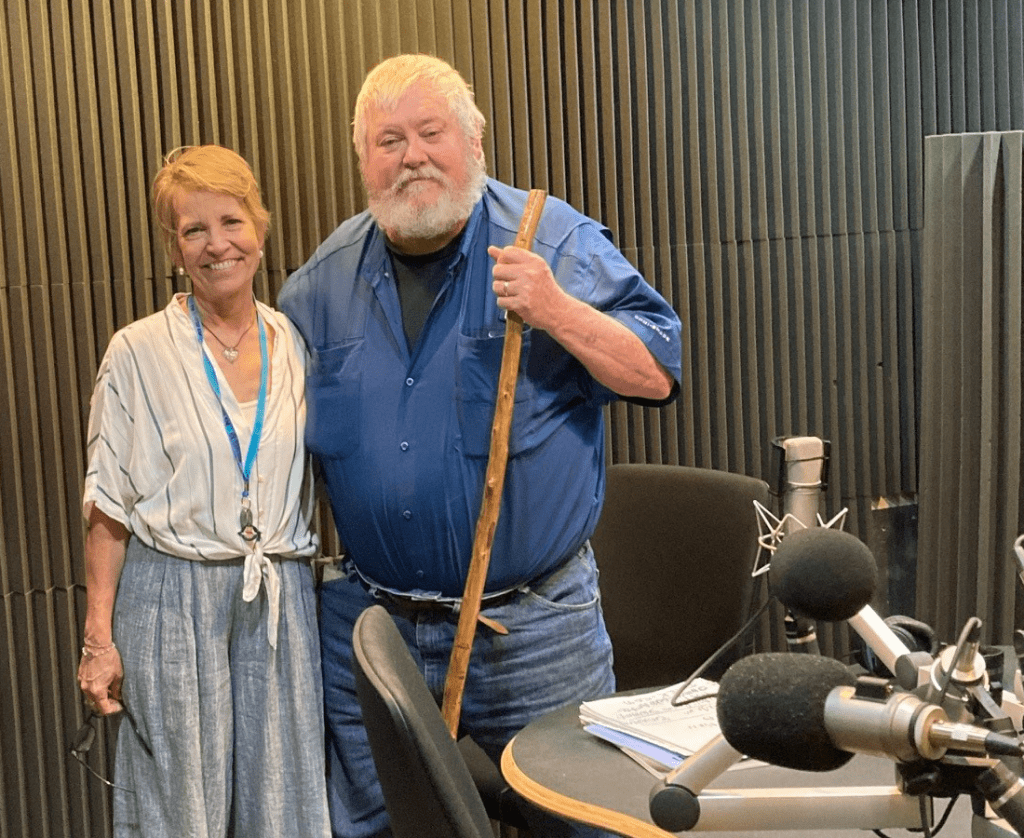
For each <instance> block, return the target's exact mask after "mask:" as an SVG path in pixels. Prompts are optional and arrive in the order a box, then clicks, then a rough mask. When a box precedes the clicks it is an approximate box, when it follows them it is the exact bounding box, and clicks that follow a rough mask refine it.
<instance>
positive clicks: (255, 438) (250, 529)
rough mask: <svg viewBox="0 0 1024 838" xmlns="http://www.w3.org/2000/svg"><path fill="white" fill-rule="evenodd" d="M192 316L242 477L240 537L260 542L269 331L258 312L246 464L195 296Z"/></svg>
mask: <svg viewBox="0 0 1024 838" xmlns="http://www.w3.org/2000/svg"><path fill="white" fill-rule="evenodd" d="M188 313H189V316H190V317H191V318H192V325H193V326H195V330H196V337H197V338H198V339H199V354H200V355H201V356H202V359H203V367H204V368H205V370H206V377H207V379H209V381H210V386H211V387H212V388H213V392H214V395H216V396H217V402H218V403H219V404H220V412H221V416H222V417H223V419H224V429H225V430H226V431H227V434H228V440H229V441H230V443H231V450H232V452H233V453H234V455H235V464H236V465H237V466H238V470H239V472H241V474H242V514H241V517H240V525H241V530H240V531H239V535H241V536H242V538H244V539H245V540H246V541H259V539H260V531H259V530H258V529H256V527H254V526H253V524H252V511H251V510H250V508H249V475H250V474H251V473H252V464H253V462H255V460H256V452H257V450H259V447H260V437H262V436H263V415H264V413H265V411H266V406H267V380H268V367H269V366H270V364H269V361H268V355H267V332H266V329H265V328H264V327H263V318H262V317H260V316H259V312H258V311H257V313H256V324H257V325H258V326H259V330H260V393H259V398H258V399H257V401H256V420H255V421H254V422H253V426H252V436H251V437H250V438H249V450H248V451H247V452H246V455H245V463H244V464H243V463H242V447H241V445H239V443H238V433H237V432H236V431H235V426H234V424H233V423H232V421H231V417H230V416H228V412H227V411H226V410H225V409H224V400H223V399H222V398H221V394H220V382H218V381H217V372H216V371H215V370H214V368H213V364H212V363H211V362H210V359H209V358H208V357H207V355H206V350H205V347H204V345H203V321H202V320H200V319H199V312H198V310H197V309H196V302H195V297H193V296H192V295H191V294H190V295H189V298H188Z"/></svg>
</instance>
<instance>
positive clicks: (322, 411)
mask: <svg viewBox="0 0 1024 838" xmlns="http://www.w3.org/2000/svg"><path fill="white" fill-rule="evenodd" d="M364 347H365V340H364V339H363V338H356V339H353V340H351V341H347V342H346V343H343V344H335V345H333V346H330V347H328V348H326V349H321V350H318V351H317V352H316V354H315V356H314V358H313V363H312V364H311V366H310V372H309V374H308V375H307V376H306V446H307V447H308V448H309V450H310V451H312V452H313V453H314V454H315V455H316V456H318V457H321V458H335V459H336V458H339V457H346V456H348V455H349V454H351V453H352V452H353V451H354V450H355V449H356V447H357V446H358V444H359V420H358V417H359V400H360V388H361V383H362V357H363V352H364Z"/></svg>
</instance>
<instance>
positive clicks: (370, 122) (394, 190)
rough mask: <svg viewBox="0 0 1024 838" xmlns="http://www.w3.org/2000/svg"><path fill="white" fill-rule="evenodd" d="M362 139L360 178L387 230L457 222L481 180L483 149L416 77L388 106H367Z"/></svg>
mask: <svg viewBox="0 0 1024 838" xmlns="http://www.w3.org/2000/svg"><path fill="white" fill-rule="evenodd" d="M366 140H367V143H366V153H365V155H364V157H363V160H362V163H361V171H362V175H363V182H364V184H365V186H366V191H367V194H368V196H369V204H370V211H371V212H372V213H373V215H374V217H375V218H376V219H377V222H378V223H379V224H380V225H381V227H383V228H384V230H385V232H386V233H387V234H388V235H389V237H391V238H392V239H395V240H402V239H428V238H435V237H438V236H443V235H444V234H446V233H448V232H449V231H451V230H453V229H454V230H457V229H461V223H462V222H465V220H466V218H468V216H469V213H470V212H471V211H472V208H473V205H474V204H475V203H476V201H477V200H478V199H479V196H480V193H481V192H482V187H483V182H484V180H485V179H486V174H485V173H484V171H483V152H482V149H481V146H480V141H479V139H471V138H468V137H467V136H466V134H465V132H464V131H463V129H462V126H461V125H460V124H459V121H458V118H457V117H456V116H455V114H454V113H453V112H452V110H451V108H450V107H449V106H448V104H447V103H446V102H445V101H444V100H443V99H442V98H441V97H439V96H437V95H436V94H434V93H432V92H430V91H429V90H426V89H424V87H423V85H421V84H416V85H413V86H412V87H410V88H409V90H407V91H406V92H405V94H404V95H403V96H402V98H401V99H400V100H399V101H398V104H397V106H396V107H395V109H394V110H392V111H388V112H385V111H382V110H380V109H377V108H372V109H370V111H369V112H368V113H367V117H366Z"/></svg>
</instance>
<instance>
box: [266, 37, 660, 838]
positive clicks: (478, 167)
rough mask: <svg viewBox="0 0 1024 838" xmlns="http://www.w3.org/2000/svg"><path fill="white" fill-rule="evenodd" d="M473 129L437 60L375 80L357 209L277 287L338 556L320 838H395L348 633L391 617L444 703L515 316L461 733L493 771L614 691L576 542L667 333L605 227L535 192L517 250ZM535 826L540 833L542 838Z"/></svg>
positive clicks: (653, 297)
mask: <svg viewBox="0 0 1024 838" xmlns="http://www.w3.org/2000/svg"><path fill="white" fill-rule="evenodd" d="M483 126H484V118H483V115H482V114H481V113H480V111H479V110H478V109H477V107H476V105H475V103H474V101H473V96H472V93H471V92H470V90H469V88H468V87H467V85H466V83H465V81H464V80H463V79H462V78H461V76H459V74H458V73H456V72H455V70H453V69H452V68H451V67H450V66H448V65H447V64H445V63H444V62H443V61H440V60H438V59H436V58H432V57H429V56H398V57H396V58H392V59H389V60H387V61H385V62H384V63H382V64H381V65H379V66H378V67H377V68H375V69H374V70H373V71H372V72H371V73H370V74H369V76H368V77H367V79H366V81H365V83H364V85H363V89H362V91H361V92H360V94H359V97H358V99H357V101H356V107H355V120H354V130H353V140H354V143H355V147H356V152H357V154H358V156H359V162H360V170H361V173H362V177H363V181H364V185H365V187H366V191H367V194H368V196H369V210H368V211H367V212H364V213H362V214H360V215H357V216H355V217H354V218H352V219H350V220H348V221H346V222H345V223H343V224H342V225H341V226H340V227H339V228H338V229H337V230H335V231H334V233H333V234H332V235H331V236H330V237H328V239H327V240H326V241H325V242H324V243H323V244H322V245H321V246H320V247H319V248H318V249H317V251H316V253H315V254H314V255H313V256H312V258H311V259H310V260H309V262H307V263H306V265H304V266H303V267H302V268H301V269H300V270H299V271H297V272H296V273H295V274H294V275H293V276H292V277H291V278H290V279H289V281H288V282H287V283H286V285H285V287H284V289H283V290H282V292H281V295H280V298H279V305H280V308H281V309H282V310H284V311H285V312H286V313H287V314H288V315H289V316H290V317H291V318H292V320H293V321H294V322H295V323H296V325H297V326H298V328H299V330H300V331H301V332H302V334H303V335H304V336H305V339H306V342H307V345H308V347H309V350H310V353H311V355H312V363H311V367H310V373H309V377H308V380H307V416H308V420H307V442H308V444H309V446H310V448H311V449H312V451H313V452H314V454H315V455H316V457H317V458H318V460H319V463H320V466H321V468H322V473H323V476H324V479H325V481H326V485H327V489H328V492H329V494H330V498H331V504H332V508H333V511H334V518H335V522H336V524H337V527H338V531H339V534H340V536H341V539H342V541H343V543H344V544H345V547H346V550H347V554H346V562H345V566H344V575H343V577H342V578H340V579H336V580H333V581H330V582H327V583H325V584H324V586H323V589H322V592H321V597H322V598H321V627H322V628H321V640H322V647H323V658H324V664H323V666H324V678H325V683H324V691H325V702H326V715H327V726H328V731H329V733H328V751H329V762H330V774H331V781H330V783H329V795H330V803H331V810H332V821H333V826H334V831H335V834H336V835H339V836H353V838H354V837H355V836H364V835H371V834H375V833H377V832H378V831H381V830H386V827H387V819H386V814H385V812H384V809H383V803H382V799H381V794H380V790H379V788H378V787H377V785H376V783H375V782H373V781H372V779H371V778H372V777H373V776H374V774H373V766H372V761H371V757H370V753H369V748H368V745H367V742H366V736H365V733H364V731H363V729H362V726H361V724H360V714H359V708H358V704H357V702H356V697H355V688H354V682H353V677H352V672H351V665H350V661H351V655H352V651H351V634H352V625H353V623H354V622H355V619H356V617H358V615H359V613H360V612H361V611H362V610H363V609H364V608H366V607H367V606H368V605H370V604H372V603H374V602H380V603H382V604H383V605H384V606H385V607H386V608H388V610H389V611H390V612H391V613H392V614H393V615H394V616H395V618H396V622H397V624H398V626H399V629H400V631H401V632H402V634H403V636H404V637H405V638H406V641H407V643H408V644H409V648H410V651H411V652H412V654H413V657H414V658H415V659H416V660H417V661H418V663H419V664H420V666H421V669H422V670H423V672H424V675H425V677H426V679H427V682H428V684H429V685H430V687H431V689H432V690H433V691H434V693H435V695H437V696H438V698H439V699H440V696H441V693H442V692H443V688H444V680H445V672H446V670H447V666H448V660H449V656H450V653H451V646H452V640H453V637H454V634H455V629H456V626H457V623H458V616H457V613H456V609H457V607H458V602H459V597H460V596H461V594H462V591H463V587H464V584H465V579H466V572H467V568H468V566H469V562H470V557H471V553H472V544H473V536H474V530H475V525H476V518H477V515H478V513H479V509H480V504H481V500H482V497H483V479H484V473H485V471H486V466H487V456H488V451H489V444H490V431H491V423H492V417H493V412H494V403H495V396H496V391H497V381H498V373H499V368H500V359H501V351H502V345H503V340H504V316H505V313H506V312H507V311H514V312H516V313H518V314H519V315H520V316H521V317H522V318H523V321H524V323H525V328H524V335H523V346H522V355H521V362H520V374H519V379H518V383H517V388H516V399H515V408H514V411H513V418H512V429H511V434H510V441H509V462H508V467H507V472H506V478H505V488H504V494H503V500H502V507H501V513H500V516H499V520H498V524H497V529H496V532H495V536H494V540H493V547H492V551H491V561H490V569H489V573H488V579H487V585H486V589H485V596H484V602H483V606H482V614H483V615H484V616H485V617H487V618H490V619H491V620H494V621H496V622H497V623H498V624H500V625H501V626H504V627H505V628H507V629H508V633H507V634H502V633H500V632H499V631H495V630H492V629H491V628H487V627H484V626H482V625H480V626H478V627H477V636H476V640H475V643H474V650H473V658H472V661H471V663H470V668H469V671H468V673H467V678H466V687H465V692H464V694H463V702H462V713H461V717H460V719H461V723H462V728H463V729H464V730H466V731H467V732H469V733H471V734H472V735H473V737H474V739H476V741H477V742H478V743H479V744H480V745H481V746H483V747H484V748H485V749H486V750H487V751H488V752H489V753H490V754H491V756H492V757H494V758H495V759H497V758H498V756H499V754H500V752H501V750H502V748H503V747H504V745H505V744H506V743H507V742H508V741H509V739H511V737H512V736H513V735H514V734H515V733H516V732H517V731H518V730H520V729H521V728H522V727H523V726H525V725H526V724H527V723H528V722H529V721H530V720H531V719H533V718H535V717H536V716H538V715H539V714H541V713H544V712H546V711H548V710H551V709H554V708H556V707H560V706H564V705H565V704H567V703H570V702H573V701H578V700H582V699H585V698H592V697H595V696H597V695H601V694H604V693H608V692H610V691H612V690H613V689H614V679H613V676H612V672H611V645H610V642H609V640H608V635H607V632H606V631H605V628H604V622H603V619H602V617H601V611H600V605H599V597H598V589H597V571H596V567H595V564H594V557H593V554H592V551H591V550H590V546H589V543H588V541H587V539H588V538H589V536H590V534H591V532H592V531H593V528H594V524H595V522H596V521H597V517H598V514H599V513H600V510H601V504H602V500H603V495H604V425H603V416H602V406H603V405H604V404H606V403H608V402H610V401H612V400H613V399H616V398H618V397H627V398H631V399H639V400H643V401H644V402H645V403H657V404H660V403H667V402H668V401H670V400H671V399H672V398H673V397H674V395H675V392H676V390H677V389H678V384H677V382H678V381H679V377H680V337H679V331H680V324H679V319H678V317H677V316H676V315H675V314H674V313H673V311H672V310H671V308H670V307H669V306H668V304H667V303H666V302H665V301H664V300H663V299H662V298H661V297H660V296H659V295H658V294H657V293H656V292H655V291H654V290H653V289H652V288H651V287H650V286H649V285H648V284H647V283H646V282H644V280H643V279H642V277H640V276H639V274H637V272H636V270H635V269H634V268H633V267H632V266H630V264H629V263H628V262H627V261H626V259H625V258H624V257H623V256H622V255H621V254H620V253H619V251H618V250H616V249H615V247H614V246H613V245H612V244H611V242H610V240H609V234H608V231H607V230H606V229H605V228H603V227H602V226H600V225H599V224H597V223H596V222H594V221H592V220H590V219H588V218H586V217H584V216H582V215H580V214H579V213H578V212H576V211H575V210H573V209H572V208H570V207H569V206H568V205H567V204H565V203H564V202H562V201H559V200H557V199H555V198H548V200H547V202H546V204H545V207H544V213H543V216H542V218H541V221H540V224H539V227H538V229H537V233H536V237H535V240H534V245H533V251H532V252H530V251H527V250H523V249H518V248H515V247H512V246H511V244H512V242H513V241H514V239H515V236H516V231H517V228H518V226H519V222H520V218H521V216H522V213H523V209H524V207H525V201H526V193H525V192H522V191H520V190H516V189H512V188H510V187H508V186H505V185H503V184H500V183H498V182H497V181H494V180H489V179H488V178H487V175H486V171H485V163H484V155H483V149H482V146H481V135H482V132H483ZM547 832H548V834H551V833H550V830H547Z"/></svg>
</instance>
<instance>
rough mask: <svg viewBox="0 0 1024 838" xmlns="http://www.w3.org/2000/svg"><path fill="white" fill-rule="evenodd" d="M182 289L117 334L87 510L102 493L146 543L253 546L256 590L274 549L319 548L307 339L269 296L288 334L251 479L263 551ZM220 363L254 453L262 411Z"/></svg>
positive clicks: (273, 364)
mask: <svg viewBox="0 0 1024 838" xmlns="http://www.w3.org/2000/svg"><path fill="white" fill-rule="evenodd" d="M181 296H182V295H180V294H179V295H176V297H175V298H174V299H173V300H172V301H171V302H170V303H169V304H168V305H167V307H166V308H165V309H164V310H163V311H160V312H157V313H156V314H152V315H150V316H149V317H144V318H142V319H140V320H137V321H135V322H134V323H131V324H129V325H128V326H126V327H124V328H123V329H121V330H120V331H118V332H117V333H116V334H115V335H114V336H113V338H111V340H110V344H109V346H108V347H107V351H106V354H105V355H104V358H103V361H102V363H101V364H100V368H99V372H98V374H97V378H96V386H95V389H94V390H93V395H92V404H91V412H90V416H89V433H88V448H87V460H88V463H87V469H86V475H85V491H84V498H83V504H84V512H85V515H86V517H88V515H89V513H90V511H91V509H92V504H96V505H97V506H98V507H99V509H101V510H102V511H103V512H105V513H106V514H107V515H109V516H110V517H111V518H114V519H115V520H117V521H119V522H121V523H122V524H124V525H125V526H126V527H127V528H128V529H129V530H131V532H132V534H133V535H135V536H136V537H137V538H138V539H139V540H140V541H142V542H143V543H145V544H146V545H148V546H150V547H152V548H154V549H156V550H160V551H161V552H164V553H168V554H170V555H173V556H178V557H180V558H183V559H192V560H198V561H216V560H223V559H237V558H240V557H247V559H248V560H247V561H246V565H252V567H247V568H246V570H247V573H246V577H247V582H249V581H251V582H252V583H253V584H254V585H255V590H252V584H247V587H248V588H249V589H250V591H249V593H251V594H252V596H255V593H256V591H257V590H258V588H259V581H260V576H261V575H262V576H263V578H264V579H266V577H267V575H268V572H272V573H273V575H274V576H275V577H276V571H273V568H272V567H269V562H268V561H266V560H265V559H264V555H266V556H271V555H276V556H280V557H284V558H302V557H310V556H313V555H314V554H315V553H316V552H317V550H318V547H319V542H318V539H317V537H316V535H315V534H314V533H312V532H311V530H310V521H311V518H312V513H313V490H312V489H313V487H312V476H311V470H310V468H309V457H308V455H307V454H306V449H305V444H304V436H303V434H304V428H305V418H306V403H305V395H304V386H305V368H304V363H305V349H304V348H303V347H302V345H301V343H300V342H299V340H300V339H299V337H298V334H297V332H296V331H295V329H294V327H292V325H291V323H290V322H289V321H288V319H287V318H286V317H285V316H284V315H283V314H281V313H280V312H276V311H274V310H273V309H271V308H269V307H268V306H265V305H263V304H262V303H257V307H258V310H259V312H260V314H261V316H262V317H263V318H264V319H265V321H266V322H269V323H270V324H271V325H272V326H273V328H274V330H275V331H276V333H277V339H275V340H274V348H273V354H272V356H271V360H270V369H271V377H270V387H269V389H270V392H269V393H268V395H267V404H266V414H265V418H264V428H263V435H262V438H261V440H260V445H259V451H258V453H257V455H256V459H255V462H254V464H253V467H252V475H251V477H250V483H249V492H250V497H251V500H252V511H253V519H254V523H255V525H256V527H258V528H259V530H260V532H261V539H260V541H259V542H258V543H257V550H256V551H255V555H254V554H253V550H252V548H251V547H250V546H249V545H247V543H246V542H245V540H244V539H243V538H242V536H241V535H240V534H239V513H240V510H241V496H242V483H243V481H242V476H241V472H240V469H239V467H238V466H237V464H236V461H235V456H234V453H233V451H232V448H231V444H230V441H229V439H228V435H227V431H226V429H225V426H224V421H223V417H222V413H221V405H220V403H219V402H218V399H217V396H216V395H215V393H214V392H213V388H212V387H211V386H210V382H209V380H208V378H207V375H206V372H205V370H204V367H203V361H202V356H201V355H200V354H199V353H200V346H199V342H198V340H197V337H196V332H195V329H194V327H193V325H192V322H191V320H190V319H189V317H188V315H187V314H186V312H185V311H183V310H182V306H181V302H180V300H181ZM203 351H205V352H207V353H210V349H209V348H208V347H205V346H204V347H203ZM211 361H212V355H211ZM213 367H214V369H215V370H216V372H217V375H218V379H219V382H220V389H221V396H222V399H223V405H224V410H226V411H227V414H228V416H229V417H230V419H231V422H232V424H233V425H234V426H235V428H236V430H237V432H238V438H239V444H240V447H241V452H242V456H243V459H244V457H245V452H246V451H247V449H248V444H249V437H250V435H251V422H250V421H249V419H247V418H246V416H245V413H244V411H243V410H242V408H241V407H240V406H239V404H238V401H237V400H236V399H235V396H234V394H233V393H232V391H231V388H230V386H228V384H227V381H226V379H225V378H224V376H223V374H222V373H221V371H220V368H219V367H218V366H217V364H216V363H213ZM270 581H271V580H269V579H268V580H267V587H268V594H272V592H271V590H270V588H271V584H270ZM274 581H275V582H276V579H275V580H274ZM247 598H251V597H248V596H247ZM271 598H272V599H273V598H274V597H273V596H272V597H271ZM273 634H274V635H275V636H276V628H275V630H274V632H273Z"/></svg>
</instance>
